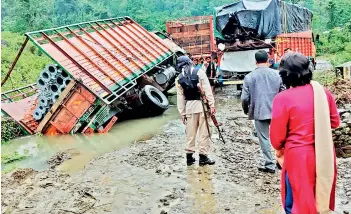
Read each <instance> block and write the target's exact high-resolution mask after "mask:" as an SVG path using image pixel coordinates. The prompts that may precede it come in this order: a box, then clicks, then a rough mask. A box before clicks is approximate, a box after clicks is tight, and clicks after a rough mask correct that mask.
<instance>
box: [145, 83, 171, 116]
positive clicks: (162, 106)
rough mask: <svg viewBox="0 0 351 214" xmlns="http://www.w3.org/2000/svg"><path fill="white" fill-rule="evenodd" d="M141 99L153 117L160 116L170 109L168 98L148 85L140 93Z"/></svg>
mask: <svg viewBox="0 0 351 214" xmlns="http://www.w3.org/2000/svg"><path fill="white" fill-rule="evenodd" d="M140 98H141V101H142V102H143V104H144V105H145V107H146V108H148V110H150V113H151V114H152V115H160V114H162V113H163V112H164V111H166V110H167V109H168V106H169V101H168V99H167V97H166V96H165V95H164V94H163V93H162V92H161V91H160V90H158V89H157V88H155V87H154V86H151V85H146V86H145V87H144V88H143V89H142V90H141V92H140Z"/></svg>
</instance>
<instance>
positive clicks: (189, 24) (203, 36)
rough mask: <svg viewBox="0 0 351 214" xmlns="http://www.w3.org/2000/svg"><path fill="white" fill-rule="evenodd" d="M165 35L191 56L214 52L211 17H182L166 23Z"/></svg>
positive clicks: (206, 54)
mask: <svg viewBox="0 0 351 214" xmlns="http://www.w3.org/2000/svg"><path fill="white" fill-rule="evenodd" d="M166 28H167V33H169V34H170V35H171V37H172V38H173V39H174V41H176V42H177V43H178V44H179V45H180V46H181V47H182V48H183V49H185V50H186V51H187V52H188V53H190V54H191V55H192V56H195V55H199V56H201V57H203V56H208V55H210V54H211V52H215V51H216V45H215V38H214V31H213V18H212V16H195V17H184V18H180V19H176V20H169V21H167V22H166Z"/></svg>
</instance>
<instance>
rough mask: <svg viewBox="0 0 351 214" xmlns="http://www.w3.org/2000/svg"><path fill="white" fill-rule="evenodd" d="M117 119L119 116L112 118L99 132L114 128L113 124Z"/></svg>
mask: <svg viewBox="0 0 351 214" xmlns="http://www.w3.org/2000/svg"><path fill="white" fill-rule="evenodd" d="M117 119H118V118H117V117H116V116H113V117H112V119H111V120H110V122H109V123H108V124H107V125H106V126H105V128H103V129H102V130H100V129H99V130H98V131H99V133H106V132H108V131H109V130H110V129H111V128H112V126H113V125H114V124H115V123H116V121H117Z"/></svg>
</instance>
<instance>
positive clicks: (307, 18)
mask: <svg viewBox="0 0 351 214" xmlns="http://www.w3.org/2000/svg"><path fill="white" fill-rule="evenodd" d="M166 29H167V32H168V33H169V34H170V36H171V38H172V39H173V40H174V41H176V42H178V43H179V45H180V46H182V47H183V48H184V49H185V50H186V51H187V52H188V53H190V54H191V55H192V56H193V57H195V58H196V57H199V56H210V55H211V53H213V52H216V53H217V54H216V55H217V56H219V59H218V61H219V63H220V69H221V71H222V73H223V76H224V78H225V81H224V84H236V85H237V87H238V89H239V90H241V86H242V83H243V79H244V78H245V75H247V74H248V73H250V72H251V71H253V70H254V69H255V68H256V64H255V53H256V52H257V51H258V50H265V51H267V52H268V53H269V56H270V58H271V61H273V62H275V63H276V62H279V60H280V58H281V57H282V55H283V54H284V49H285V48H291V50H292V51H298V52H300V53H302V54H304V55H305V56H306V57H309V58H310V59H311V60H313V59H314V58H315V55H316V50H315V46H314V43H313V35H312V30H311V29H312V12H311V11H309V10H308V9H306V8H303V7H300V6H297V5H293V4H289V3H285V2H284V1H280V0H261V1H257V0H241V1H239V2H236V3H232V4H227V5H223V6H220V7H216V8H215V12H214V15H213V16H201V17H185V18H181V19H177V20H172V21H167V23H166Z"/></svg>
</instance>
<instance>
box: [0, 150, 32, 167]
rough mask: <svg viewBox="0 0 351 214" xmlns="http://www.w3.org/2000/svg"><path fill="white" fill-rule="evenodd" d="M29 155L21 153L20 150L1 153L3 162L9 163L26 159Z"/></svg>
mask: <svg viewBox="0 0 351 214" xmlns="http://www.w3.org/2000/svg"><path fill="white" fill-rule="evenodd" d="M27 157H28V156H27V155H21V154H19V153H18V152H14V153H11V154H2V155H1V163H2V164H9V163H12V162H15V161H20V160H24V159H26V158H27Z"/></svg>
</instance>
